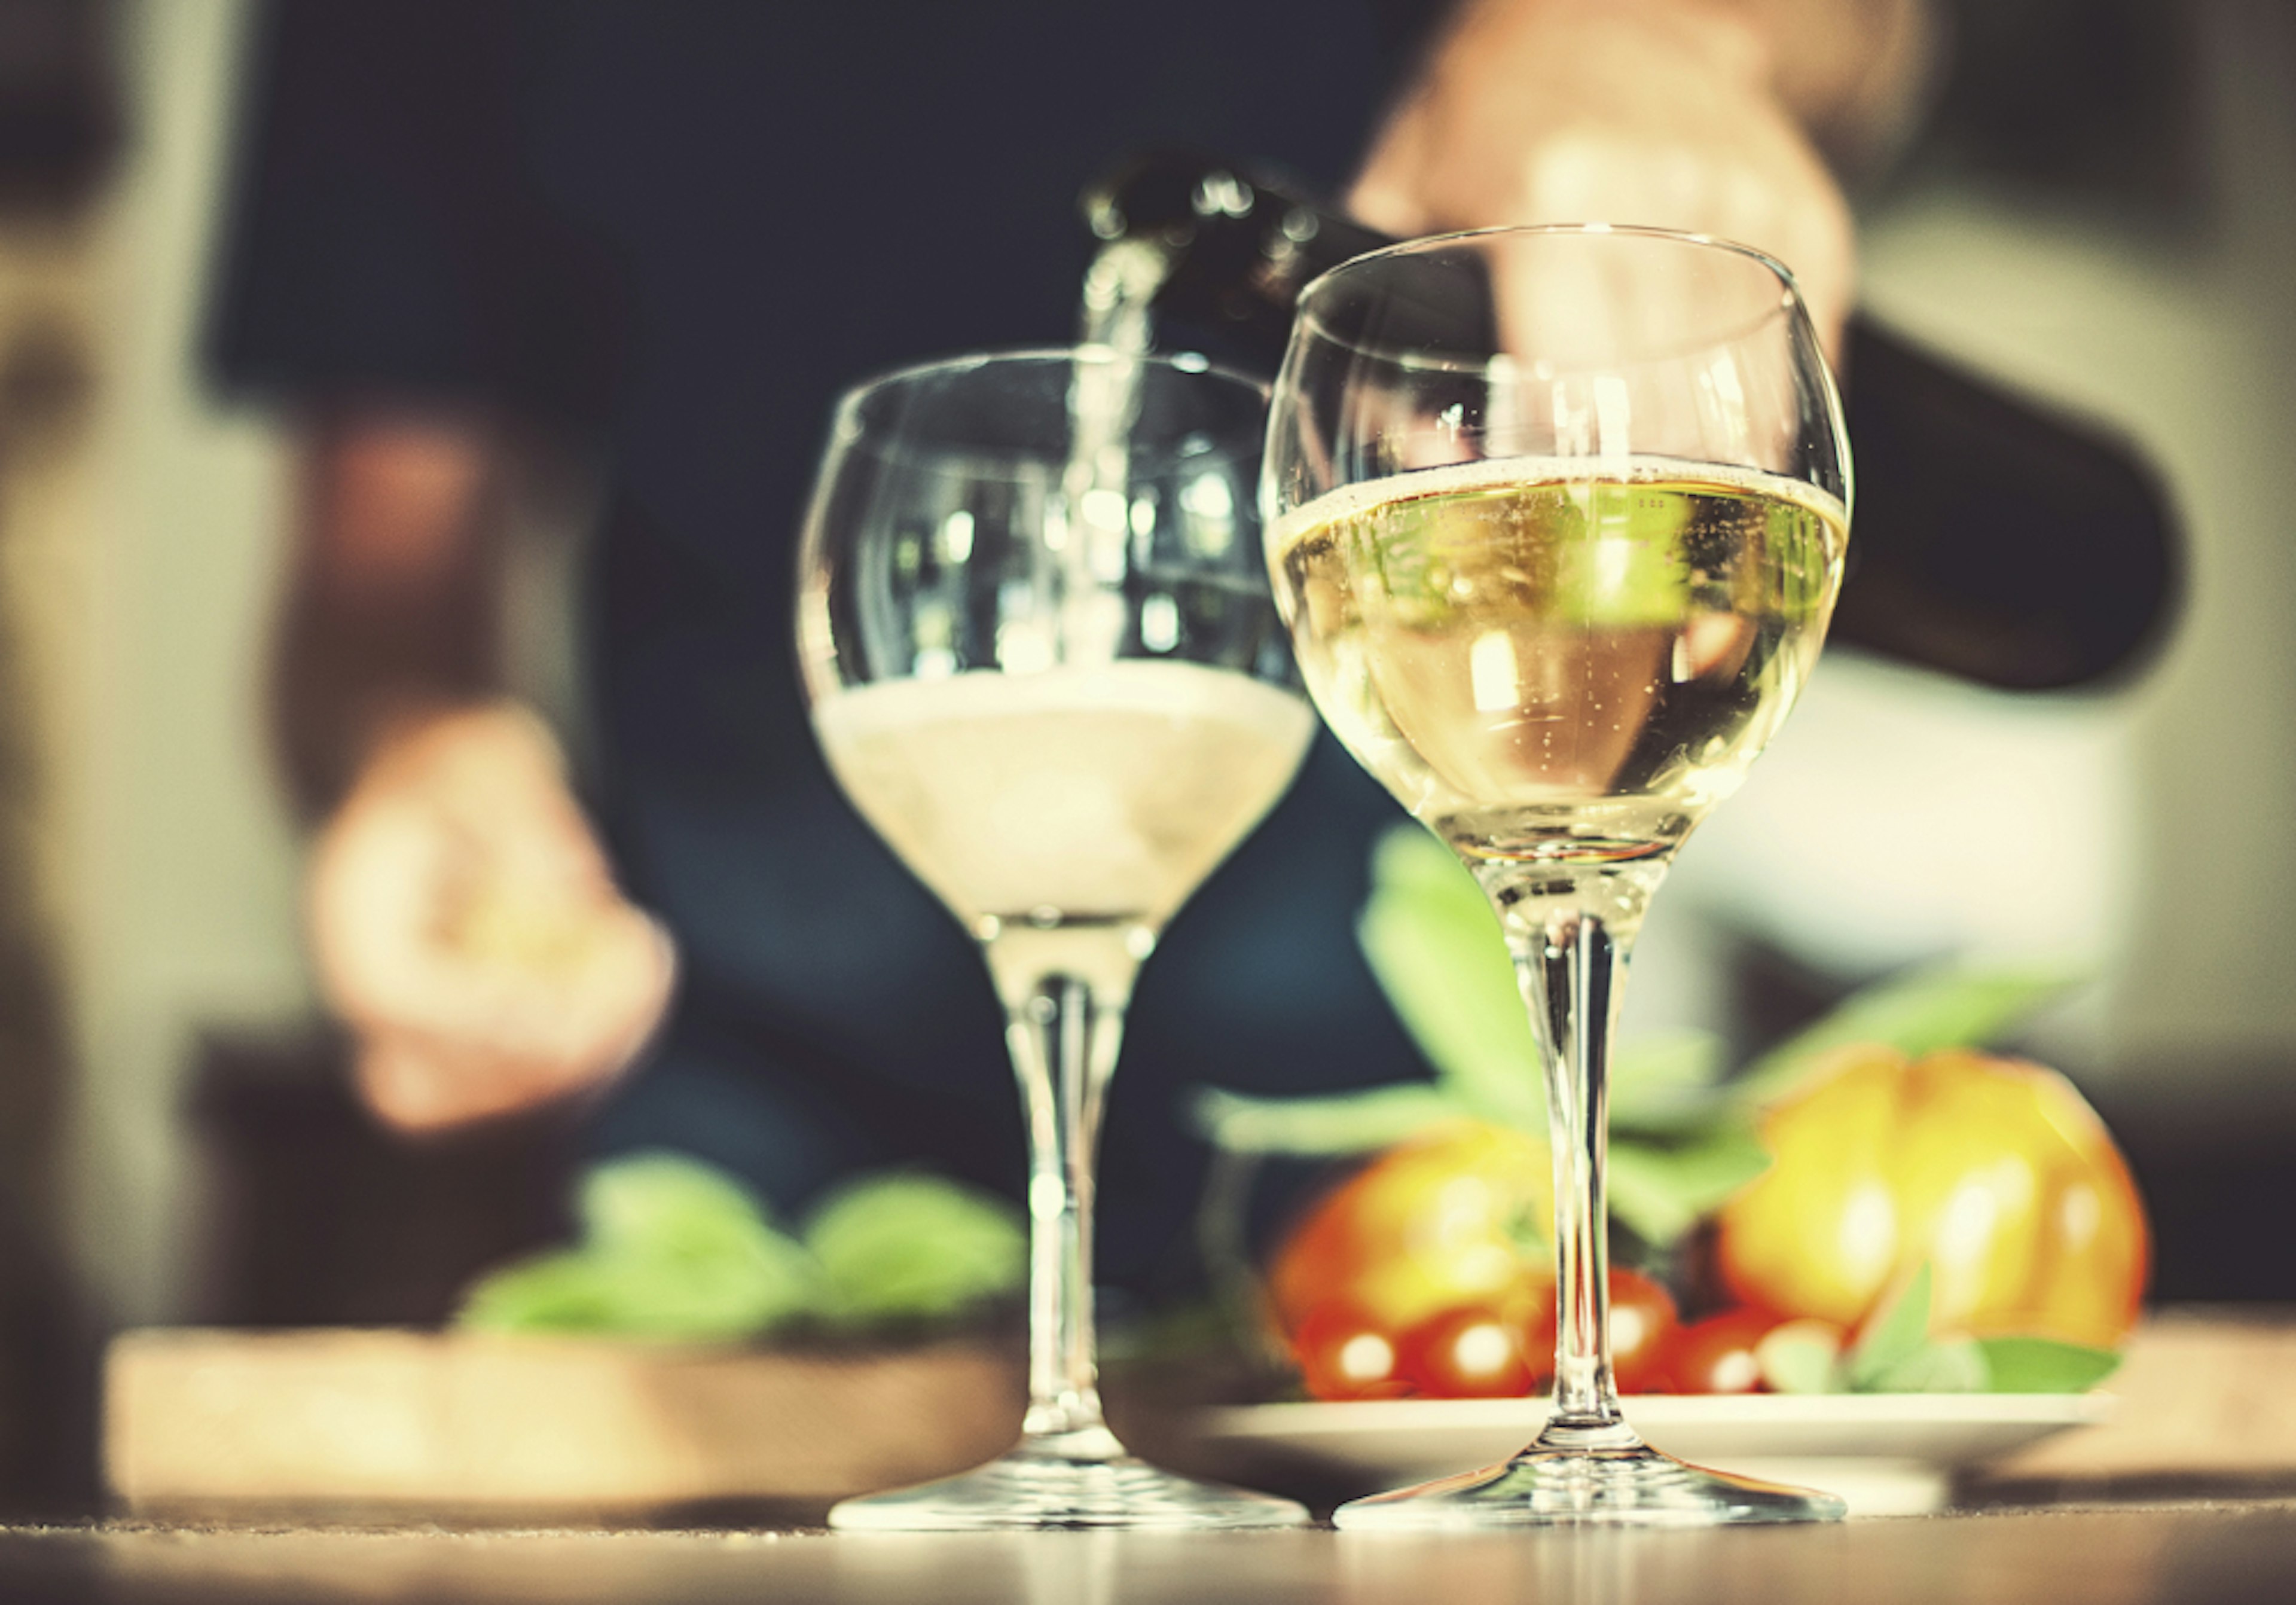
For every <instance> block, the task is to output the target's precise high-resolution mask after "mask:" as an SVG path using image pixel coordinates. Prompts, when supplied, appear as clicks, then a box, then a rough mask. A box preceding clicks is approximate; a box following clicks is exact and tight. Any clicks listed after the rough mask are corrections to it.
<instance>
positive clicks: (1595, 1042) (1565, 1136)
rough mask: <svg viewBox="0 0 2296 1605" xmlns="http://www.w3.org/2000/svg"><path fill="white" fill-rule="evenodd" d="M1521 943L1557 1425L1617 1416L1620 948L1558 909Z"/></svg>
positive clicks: (1607, 1421) (1576, 914) (1518, 968)
mask: <svg viewBox="0 0 2296 1605" xmlns="http://www.w3.org/2000/svg"><path fill="white" fill-rule="evenodd" d="M1536 937H1537V940H1536V941H1535V942H1526V943H1524V944H1522V946H1521V950H1519V951H1518V952H1517V954H1516V955H1515V972H1516V975H1517V977H1518V978H1519V979H1520V980H1521V985H1522V991H1523V998H1524V1001H1525V1002H1527V1003H1529V1005H1530V1011H1531V1026H1532V1029H1533V1030H1534V1031H1535V1032H1536V1033H1537V1034H1538V1039H1539V1046H1540V1048H1541V1050H1542V1052H1543V1053H1544V1056H1545V1058H1546V1118H1547V1125H1548V1129H1549V1133H1550V1136H1549V1141H1550V1142H1551V1143H1552V1145H1553V1149H1554V1421H1555V1422H1556V1424H1558V1425H1570V1426H1588V1427H1608V1426H1611V1425H1612V1424H1614V1423H1615V1422H1616V1421H1618V1420H1619V1401H1618V1395H1617V1393H1616V1391H1615V1389H1614V1388H1612V1387H1611V1294H1610V1233H1609V1232H1608V1230H1607V1229H1606V1221H1607V1216H1606V1214H1605V1209H1606V1206H1607V1202H1608V1200H1607V1197H1606V1194H1605V1191H1604V1188H1603V1163H1604V1160H1605V1159H1606V1157H1607V1148H1608V1119H1609V1115H1610V1106H1609V1101H1608V1093H1609V1088H1608V1085H1607V1081H1608V1077H1609V1071H1610V1051H1611V1029H1612V1028H1613V1027H1614V1026H1615V1024H1616V1023H1617V1020H1618V1017H1619V1003H1618V998H1619V988H1618V982H1619V980H1620V973H1619V970H1620V966H1619V952H1618V948H1617V946H1615V945H1614V944H1613V942H1612V941H1611V933H1610V931H1609V929H1607V928H1606V927H1605V926H1604V925H1603V921H1602V920H1601V919H1600V918H1598V917H1597V916H1595V915H1594V914H1591V913H1585V912H1584V911H1570V912H1558V913H1555V914H1554V915H1553V916H1552V917H1550V918H1549V920H1548V921H1546V926H1545V929H1542V930H1540V931H1538V932H1537V933H1536Z"/></svg>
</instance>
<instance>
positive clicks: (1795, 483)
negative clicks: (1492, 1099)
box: [1264, 225, 1849, 1527]
mask: <svg viewBox="0 0 2296 1605" xmlns="http://www.w3.org/2000/svg"><path fill="white" fill-rule="evenodd" d="M1264 500H1265V503H1266V511H1267V515H1268V520H1269V522H1268V530H1267V554H1268V562H1269V567H1270V571H1271V574H1272V575H1273V577H1274V580H1275V587H1276V593H1277V598H1278V602H1279V605H1280V606H1281V607H1282V609H1283V615H1284V618H1285V620H1286V622H1287V623H1288V624H1289V626H1290V627H1291V629H1292V640H1293V646H1294V651H1295V653H1296V656H1297V658H1298V659H1299V663H1300V670H1301V672H1302V674H1303V676H1305V678H1306V680H1307V682H1308V687H1309V689H1310V691H1311V692H1312V693H1313V695H1314V697H1315V700H1316V705H1317V707H1318V708H1320V709H1321V711H1322V713H1323V715H1324V720H1325V722H1326V723H1327V724H1328V725H1330V726H1331V727H1332V729H1333V733H1335V734H1336V735H1337V736H1338V737H1339V738H1340V740H1341V742H1342V743H1343V744H1344V745H1346V746H1347V747H1348V749H1349V750H1350V751H1351V752H1352V753H1353V754H1354V755H1355V757H1357V760H1358V761H1359V762H1361V763H1362V764H1363V765H1364V766H1365V768H1366V769H1368V770H1369V771H1370V772H1371V773H1372V774H1374V776H1375V777H1376V778H1378V779H1379V780H1380V781H1381V782H1382V783H1384V784H1385V785H1386V786H1387V788H1388V789H1389V790H1390V791H1391V792H1393V793H1394V795H1395V796H1396V798H1398V800H1399V801H1400V802H1401V803H1402V804H1403V805H1404V807H1406V808H1407V809H1409V810H1410V811H1411V813H1412V814H1413V815H1415V816H1416V817H1417V818H1418V819H1419V820H1420V821H1421V822H1422V823H1425V824H1426V825H1427V826H1428V827H1429V828H1430V829H1431V830H1432V831H1434V832H1435V833H1436V834H1437V835H1438V836H1439V837H1441V838H1442V839H1444V840H1445V841H1446V842H1447V844H1448V845H1449V846H1450V847H1451V848H1453V849H1454V850H1455V851H1456V853H1457V854H1458V855H1459V856H1460V858H1461V859H1462V860H1463V862H1464V863H1465V864H1466V865H1467V867H1468V868H1469V869H1470V870H1471V871H1472V872H1473V873H1474V875H1475V877H1476V879H1477V880H1478V881H1479V882H1480V884H1481V886H1482V888H1483V889H1484V891H1485V893H1486V895H1487V896H1488V897H1489V899H1490V901H1491V904H1492V905H1493V907H1494V909H1495V910H1496V912H1497V914H1498V917H1499V922H1500V925H1501V928H1502V929H1503V931H1504V932H1505V936H1506V939H1507V943H1508V946H1509V949H1510V952H1511V954H1512V956H1513V960H1514V963H1515V968H1516V972H1517V976H1518V978H1519V979H1520V981H1521V987H1522V991H1523V996H1524V1001H1525V1003H1526V1005H1527V1006H1528V1008H1529V1011H1530V1015H1531V1023H1532V1026H1533V1029H1534V1034H1535V1035H1536V1036H1537V1037H1538V1041H1539V1044H1540V1048H1541V1052H1542V1056H1543V1058H1544V1060H1545V1071H1546V1083H1547V1091H1548V1103H1549V1110H1550V1118H1551V1126H1552V1133H1551V1137H1552V1142H1551V1148H1552V1152H1553V1155H1554V1166H1555V1191H1556V1210H1555V1237H1556V1258H1557V1272H1558V1274H1557V1293H1558V1302H1559V1310H1558V1322H1557V1327H1558V1341H1557V1353H1556V1366H1555V1377H1556V1381H1555V1408H1554V1416H1553V1418H1552V1421H1551V1424H1550V1425H1549V1427H1548V1429H1547V1430H1546V1433H1545V1434H1543V1435H1542V1437H1540V1438H1539V1440H1538V1442H1537V1443H1535V1444H1533V1445H1531V1446H1530V1447H1529V1449H1527V1450H1525V1451H1524V1452H1523V1454H1521V1455H1519V1456H1517V1457H1516V1458H1515V1459H1514V1460H1513V1461H1512V1462H1508V1463H1507V1464H1505V1465H1504V1466H1501V1467H1497V1468H1492V1469H1491V1470H1488V1471H1484V1472H1475V1473H1470V1474H1467V1475H1465V1476H1463V1477H1460V1478H1450V1479H1447V1480H1446V1481H1444V1482H1440V1483H1436V1484H1431V1485H1429V1486H1427V1487H1425V1488H1422V1489H1416V1490H1406V1491H1404V1492H1402V1493H1399V1494H1383V1495H1380V1496H1378V1497H1377V1498H1375V1499H1373V1500H1369V1501H1362V1502H1358V1503H1355V1504H1352V1505H1349V1506H1345V1507H1342V1509H1341V1511H1340V1512H1339V1515H1338V1518H1337V1519H1338V1520H1339V1521H1340V1524H1341V1526H1343V1527H1490V1526H1502V1527H1503V1526H1513V1525H1522V1524H1538V1523H1547V1522H1556V1521H1603V1522H1626V1523H1702V1522H1721V1521H1754V1520H1795V1519H1823V1518H1825V1517H1828V1516H1833V1515H1838V1514H1839V1513H1840V1511H1841V1504H1840V1502H1839V1501H1835V1500H1832V1499H1830V1498H1829V1497H1828V1496H1825V1495H1822V1494H1802V1493H1800V1492H1798V1491H1795V1490H1786V1489H1778V1488H1772V1487H1768V1486H1766V1485H1758V1484H1749V1483H1746V1482H1744V1481H1743V1480H1742V1479H1737V1478H1726V1477H1721V1476H1719V1475H1718V1474H1715V1473H1711V1472H1706V1471H1702V1470H1697V1469H1695V1468H1691V1467H1685V1466H1683V1465H1681V1464H1680V1463H1679V1462H1674V1461H1671V1460H1669V1459H1667V1458H1666V1457H1665V1456H1663V1455H1661V1454H1656V1453H1655V1452H1654V1451H1652V1450H1651V1449H1649V1448H1648V1447H1646V1446H1644V1445H1643V1444H1642V1443H1641V1441H1640V1440H1639V1439H1638V1438H1637V1437H1636V1436H1635V1434H1634V1433H1633V1431H1632V1429H1629V1428H1628V1426H1627V1425H1626V1423H1625V1421H1624V1420H1623V1418H1622V1417H1621V1416H1620V1413H1619V1408H1618V1402H1617V1398H1616V1396H1615V1392H1614V1389H1613V1388H1612V1385H1611V1376H1610V1363H1609V1348H1608V1334H1607V1326H1608V1311H1607V1292H1606V1285H1607V1282H1606V1262H1607V1253H1608V1249H1607V1239H1606V1236H1605V1224H1604V1216H1603V1159H1604V1151H1603V1113H1604V1101H1603V1100H1604V1090H1603V1089H1604V1085H1605V1077H1606V1075H1607V1067H1608V1053H1609V1040H1610V1034H1611V1029H1612V1028H1613V1026H1614V1024H1615V1020H1616V1016H1617V1008H1618V1001H1619V985H1620V981H1621V980H1622V979H1623V967H1624V963H1625V959H1626V956H1627V954H1628V952H1629V951H1630V950H1631V947H1632V945H1633V942H1634V938H1635V936H1636V931H1637V930H1638V929H1639V928H1640V925H1641V923H1642V920H1643V917H1644V912H1645V911H1646V909H1647V907H1648V905H1649V901H1650V898H1651V896H1652V893H1653V892H1654V891H1655V890H1656V888H1657V887H1658V885H1659V883H1660V881H1661V880H1662V878H1663V876H1664V873H1665V870H1666V867H1667V865H1668V864H1669V862H1670V861H1671V859H1672V857H1673V855H1674V854H1675V852H1676V851H1677V849H1678V848H1680V847H1681V845H1682V843H1683V842H1684V840H1685V839H1686V838H1687V837H1688V836H1689V835H1690V833H1691V832H1692V831H1693V830H1694V829H1695V828H1696V826H1697V824H1698V823H1699V821H1700V820H1701V819H1702V818H1703V817H1705V815H1706V814H1707V813H1708V812H1709V811H1710V810H1711V809H1712V808H1713V807H1715V806H1716V805H1717V804H1718V803H1719V802H1720V801H1722V800H1723V799H1724V798H1726V797H1727V796H1728V795H1729V793H1730V792H1731V791H1733V790H1735V789H1736V787H1737V785H1738V784H1739V782H1741V781H1742V780H1743V777H1744V774H1745V772H1746V769H1747V766H1749V765H1751V763H1752V761H1753V759H1754V757H1756V756H1757V755H1758V754H1759V752H1760V750H1761V749H1762V747H1763V746H1764V745H1765V744H1766V743H1767V741H1768V740H1769V738H1770V736H1771V735H1772V733H1774V732H1775V729H1776V728H1777V725H1778V724H1779V722H1780V720H1781V719H1783V718H1784V715H1785V713H1786V711H1787V710H1788V708H1791V706H1792V702H1793V700H1794V698H1795V696H1796V695H1797V694H1798V692H1799V691H1800V687H1801V685H1802V684H1803V682H1804V680H1805V679H1806V678H1807V676H1808V673H1809V670H1810V667H1811V666H1812V664H1813V662H1814V661H1815V659H1816V655H1817V652H1818V650H1819V647H1820V645H1821V643H1823V640H1824V637H1825V626H1826V623H1827V621H1828V619H1829V618H1830V617H1831V614H1832V610H1833V602H1834V598H1835V595H1836V594H1837V593H1838V591H1839V588H1840V585H1841V569H1842V558H1843V551H1844V545H1845V542H1846V539H1847V536H1848V530H1849V459H1848V454H1847V447H1846V444H1845V442H1844V438H1843V430H1842V425H1841V406H1840V402H1839V399H1838V397H1836V395H1835V393H1834V389H1833V381H1832V379H1831V377H1830V375H1829V374H1828V373H1827V372H1826V369H1825V361H1824V358H1823V356H1822V354H1821V353H1820V351H1819V348H1818V344H1817V340H1816V335H1815V333H1814V332H1813V331H1812V329H1811V326H1810V323H1809V320H1808V315H1807V314H1806V313H1805V312H1804V310H1803V308H1802V306H1801V303H1800V297H1799V295H1798V293H1797V292H1796V291H1795V289H1794V285H1793V281H1792V275H1791V274H1788V273H1787V272H1786V271H1785V269H1784V268H1783V267H1782V266H1779V265H1778V264H1777V263H1776V262H1775V261H1773V260H1772V259H1770V258H1767V257H1764V256H1762V255H1761V254H1760V253H1759V252H1755V251H1751V250H1744V249H1743V248H1739V247H1735V246H1731V245H1727V244H1724V243H1720V242H1714V241H1710V240H1704V239H1700V238H1697V237H1693V236H1688V235H1681V234H1674V233H1664V232H1661V231H1655V230H1645V229H1628V228H1612V227H1609V226H1606V225H1578V226H1570V227H1553V228H1539V229H1509V230H1493V231H1488V232H1485V233H1476V234H1467V235H1457V236H1450V237H1447V238H1442V239H1436V240H1430V241H1421V242H1413V243H1410V244H1406V245H1402V246H1398V247H1395V248H1392V249H1390V250H1383V251H1378V252H1374V253H1372V254H1371V255H1368V256H1365V257H1361V258H1357V259H1356V260H1354V261H1352V262H1350V263H1348V264H1345V265H1343V266H1341V267H1339V268H1336V269H1334V270H1333V272H1331V273H1329V274H1325V275H1324V277H1322V278H1320V279H1318V280H1316V282H1315V283H1312V284H1310V285H1309V286H1308V289H1307V290H1306V291H1305V292H1304V293H1303V294H1302V297H1301V300H1300V315H1299V317H1298V320H1297V322H1296V323H1295V325H1294V328H1293V332H1292V341H1291V344H1290V347H1289V348H1288V350H1287V352H1286V355H1285V358H1284V364H1283V371H1282V373H1281V374H1280V375H1279V376H1278V379H1277V381H1276V387H1275V397H1274V402H1273V407H1272V413H1271V417H1270V422H1269V445H1268V455H1267V464H1266V481H1265V492H1264Z"/></svg>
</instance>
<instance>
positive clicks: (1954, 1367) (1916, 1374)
mask: <svg viewBox="0 0 2296 1605" xmlns="http://www.w3.org/2000/svg"><path fill="white" fill-rule="evenodd" d="M1987 1377H1988V1372H1987V1370H1986V1362H1985V1355H1984V1351H1983V1350H1981V1349H1980V1348H1979V1347H1978V1346H1977V1344H1976V1342H1975V1341H1974V1340H1973V1339H1968V1338H1956V1339H1953V1340H1952V1341H1950V1342H1947V1343H1924V1344H1923V1345H1921V1346H1920V1347H1917V1348H1915V1350H1914V1351H1913V1353H1911V1354H1909V1355H1905V1356H1904V1357H1903V1358H1901V1359H1899V1360H1898V1361H1897V1362H1896V1363H1894V1364H1891V1365H1890V1366H1887V1367H1885V1368H1884V1369H1883V1370H1882V1372H1880V1373H1879V1374H1877V1375H1875V1376H1874V1377H1873V1379H1872V1380H1870V1381H1868V1382H1867V1383H1866V1386H1865V1388H1863V1389H1862V1391H1864V1392H1866V1393H1983V1392H1984V1391H1985V1387H1986V1381H1987Z"/></svg>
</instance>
